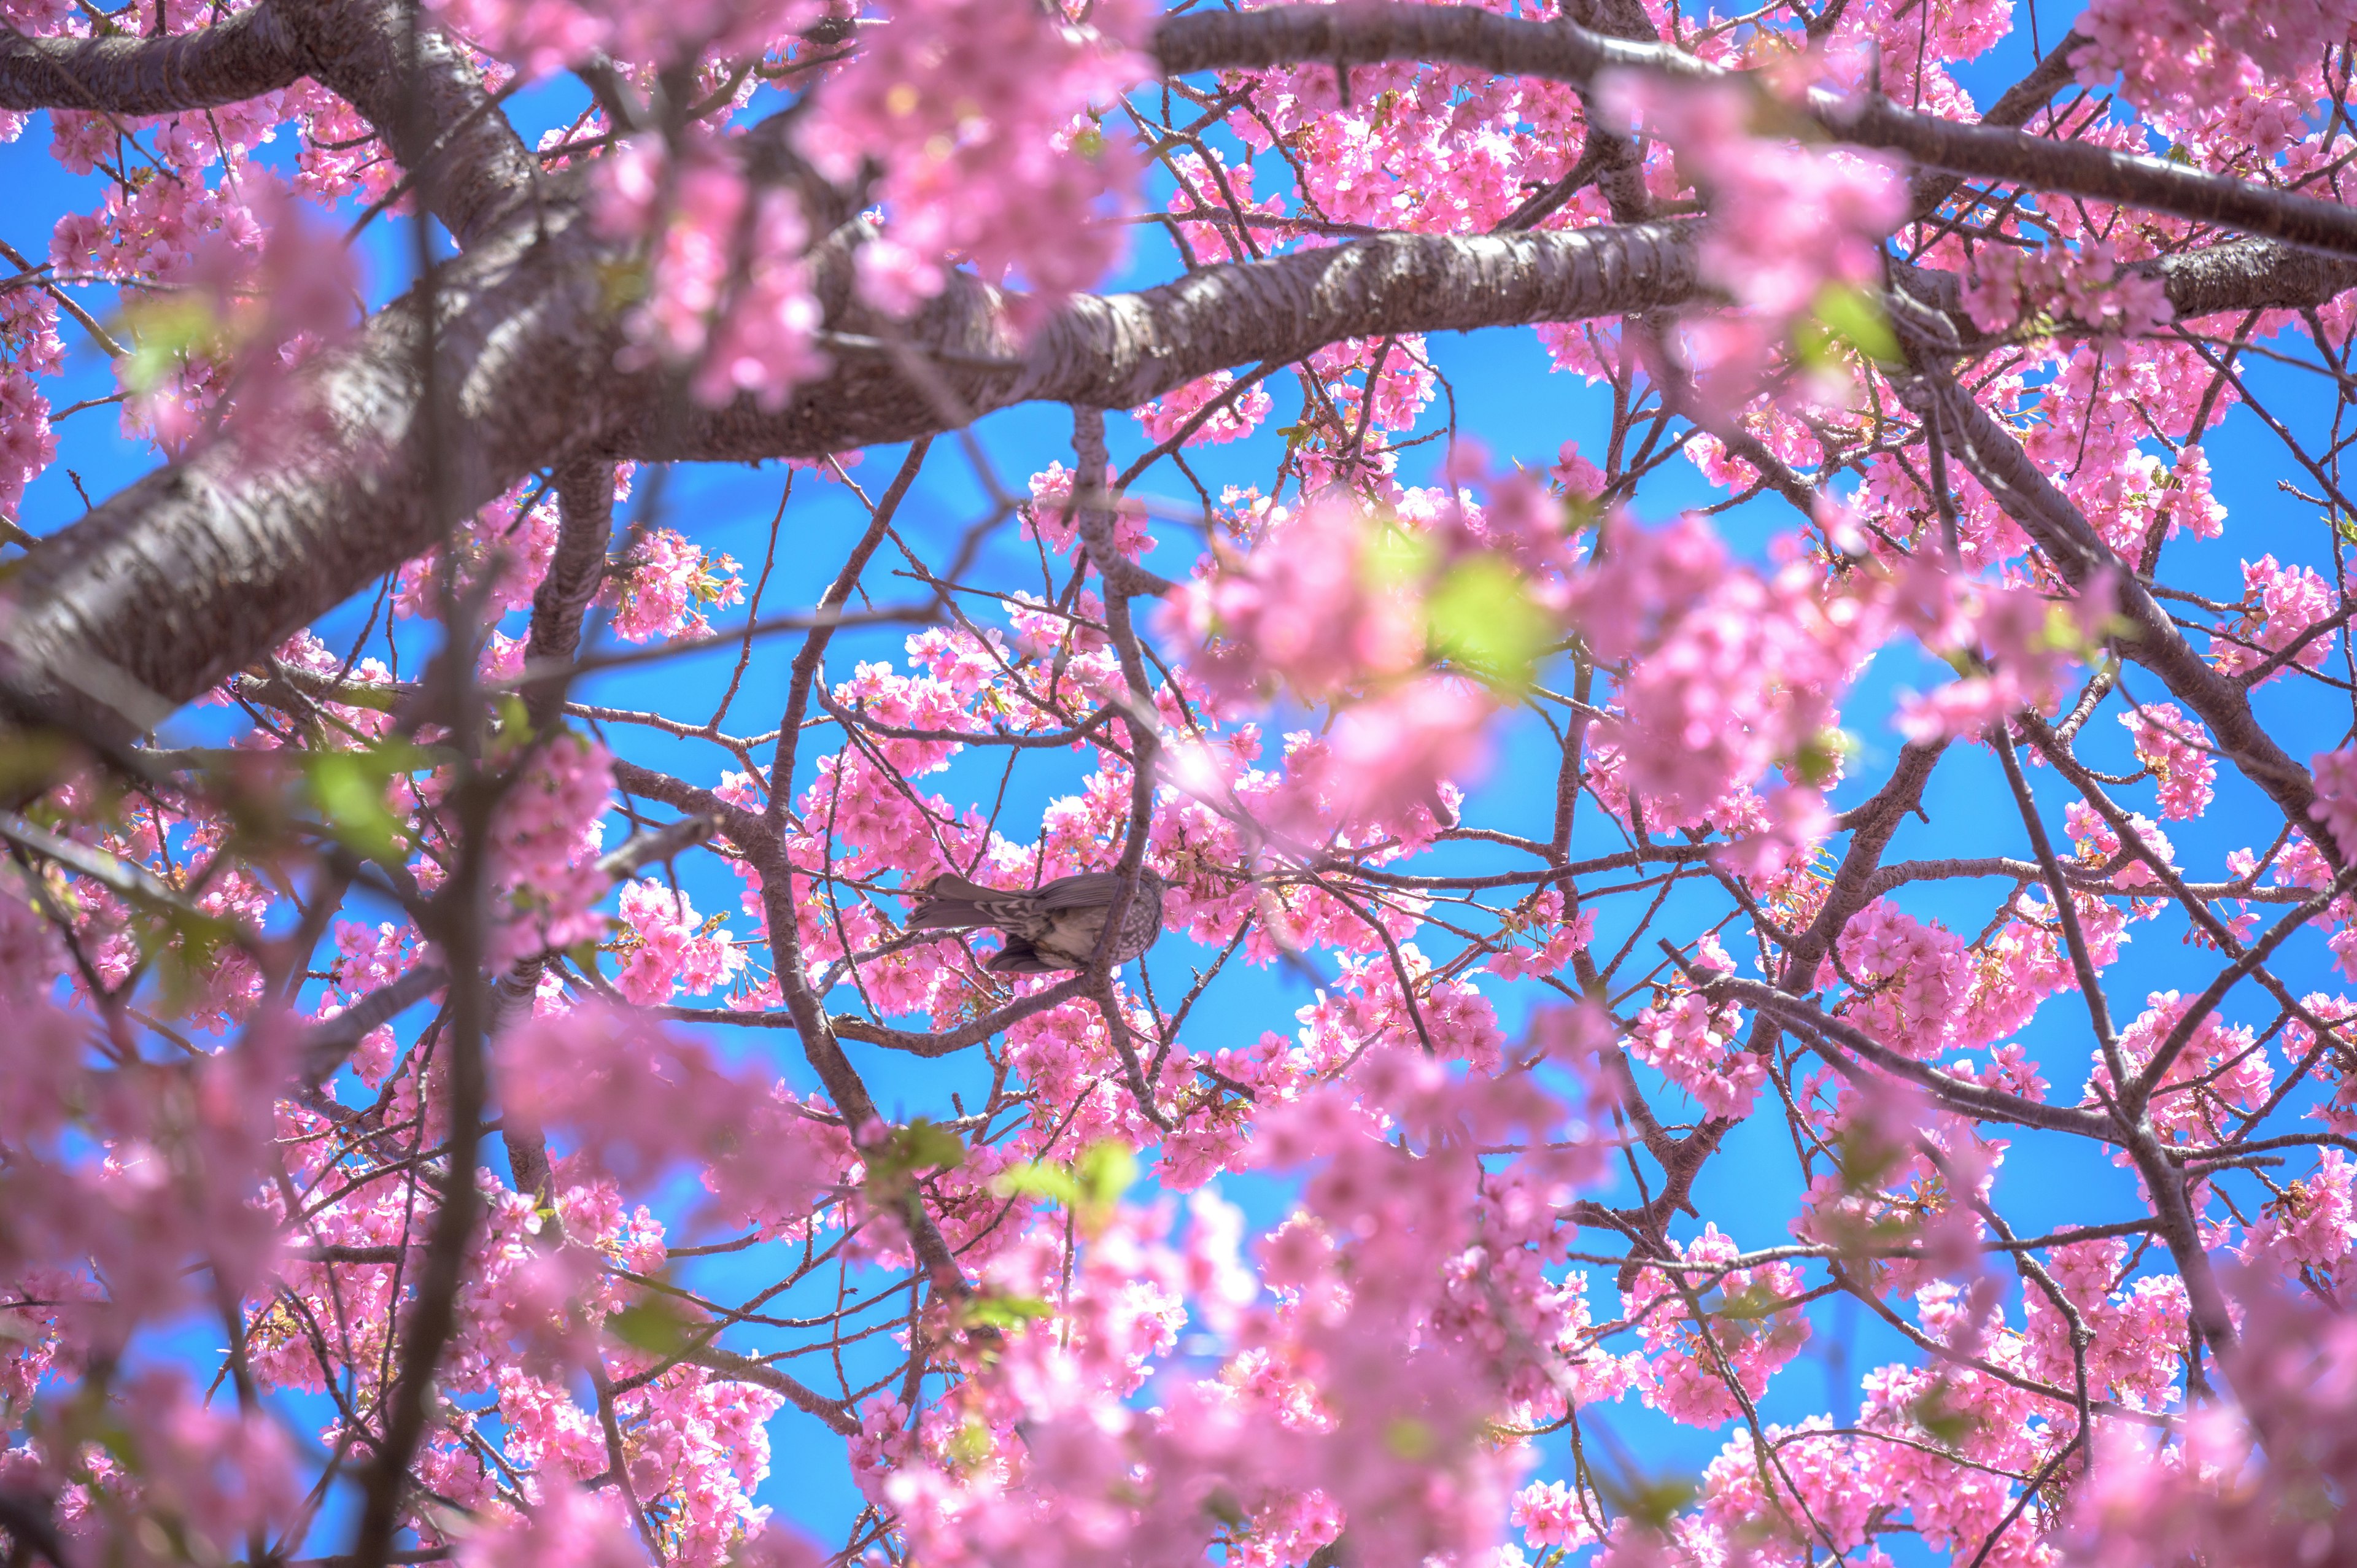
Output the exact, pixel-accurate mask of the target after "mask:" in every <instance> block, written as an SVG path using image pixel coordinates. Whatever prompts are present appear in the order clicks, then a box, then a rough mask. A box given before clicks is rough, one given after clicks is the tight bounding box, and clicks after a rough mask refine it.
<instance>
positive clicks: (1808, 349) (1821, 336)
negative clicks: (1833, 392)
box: [1795, 284, 1901, 365]
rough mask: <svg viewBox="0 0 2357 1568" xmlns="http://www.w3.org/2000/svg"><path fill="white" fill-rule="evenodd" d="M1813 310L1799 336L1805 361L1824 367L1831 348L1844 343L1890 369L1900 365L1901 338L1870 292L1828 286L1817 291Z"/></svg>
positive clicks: (1799, 331)
mask: <svg viewBox="0 0 2357 1568" xmlns="http://www.w3.org/2000/svg"><path fill="white" fill-rule="evenodd" d="M1795 337H1796V347H1798V349H1799V350H1800V354H1801V358H1802V359H1803V360H1804V361H1807V362H1808V363H1811V364H1821V363H1823V362H1824V360H1825V358H1826V357H1827V351H1828V349H1830V347H1831V346H1832V345H1833V344H1835V343H1840V344H1842V345H1844V346H1846V347H1847V348H1851V349H1856V350H1857V351H1858V352H1859V353H1861V354H1863V355H1865V356H1866V357H1867V359H1869V360H1878V361H1879V362H1881V363H1883V364H1886V365H1892V364H1897V363H1898V362H1899V360H1900V357H1901V356H1900V349H1899V338H1898V335H1897V334H1895V333H1893V332H1892V331H1891V330H1890V323H1889V319H1888V318H1886V317H1884V316H1883V314H1882V306H1879V305H1878V304H1876V303H1875V299H1874V296H1873V295H1870V294H1868V293H1867V292H1866V290H1864V289H1862V288H1855V287H1851V286H1849V285H1844V284H1827V285H1825V286H1824V288H1822V289H1820V290H1818V291H1817V297H1816V300H1815V302H1814V305H1813V316H1812V317H1811V318H1810V320H1809V321H1807V322H1805V323H1803V325H1802V327H1801V328H1800V329H1799V330H1798V332H1797V333H1796V334H1795ZM1812 340H1813V341H1812Z"/></svg>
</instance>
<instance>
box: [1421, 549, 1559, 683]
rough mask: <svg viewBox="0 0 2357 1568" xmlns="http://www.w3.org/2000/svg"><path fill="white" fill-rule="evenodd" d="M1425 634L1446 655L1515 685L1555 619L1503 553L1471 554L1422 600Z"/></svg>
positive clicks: (1527, 672) (1527, 674)
mask: <svg viewBox="0 0 2357 1568" xmlns="http://www.w3.org/2000/svg"><path fill="white" fill-rule="evenodd" d="M1425 616H1426V636H1427V637H1429V638H1430V639H1431V641H1432V644H1433V646H1434V647H1435V648H1436V649H1437V650H1440V651H1441V652H1442V653H1444V654H1446V655H1447V656H1448V658H1450V659H1452V660H1458V661H1459V662H1462V663H1466V664H1469V665H1472V666H1473V667H1474V668H1476V669H1478V670H1480V671H1483V672H1485V673H1487V674H1489V675H1490V676H1491V677H1492V678H1493V679H1495V680H1497V681H1498V682H1500V683H1501V684H1503V685H1506V686H1509V687H1512V688H1513V689H1516V690H1520V689H1522V688H1523V687H1525V686H1527V685H1529V684H1530V681H1531V672H1532V668H1533V666H1534V665H1535V664H1536V663H1537V661H1538V657H1539V654H1540V653H1541V652H1543V651H1544V650H1545V648H1546V646H1547V644H1548V643H1549V642H1550V641H1552V640H1553V639H1554V637H1555V620H1554V618H1553V617H1551V616H1549V615H1548V614H1547V613H1546V611H1545V610H1544V609H1543V608H1541V607H1540V606H1539V605H1538V604H1537V602H1536V601H1534V599H1533V598H1532V597H1531V591H1530V585H1529V584H1527V583H1526V582H1524V581H1523V575H1522V574H1521V573H1519V572H1517V571H1515V570H1514V568H1513V566H1512V564H1510V563H1508V562H1507V561H1506V560H1505V559H1504V558H1503V557H1501V556H1498V555H1492V554H1487V553H1484V554H1480V555H1470V556H1468V557H1466V558H1465V559H1464V560H1462V561H1459V562H1458V563H1457V564H1455V565H1453V566H1451V567H1450V568H1449V569H1448V572H1447V573H1446V574H1445V575H1443V576H1442V577H1441V579H1440V581H1439V582H1438V583H1437V585H1434V587H1433V590H1432V594H1431V596H1430V597H1429V598H1427V599H1426V601H1425Z"/></svg>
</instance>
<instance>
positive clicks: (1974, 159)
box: [1154, 0, 2357, 255]
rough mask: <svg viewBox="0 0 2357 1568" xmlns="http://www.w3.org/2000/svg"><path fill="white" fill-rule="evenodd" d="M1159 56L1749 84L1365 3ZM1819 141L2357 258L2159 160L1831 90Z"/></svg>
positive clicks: (1661, 55) (1581, 83) (2305, 209)
mask: <svg viewBox="0 0 2357 1568" xmlns="http://www.w3.org/2000/svg"><path fill="white" fill-rule="evenodd" d="M1154 50H1155V55H1156V58H1157V59H1158V60H1159V61H1160V63H1161V65H1162V69H1163V70H1165V71H1166V72H1168V73H1169V74H1171V75H1174V76H1175V75H1180V74H1183V73H1185V72H1188V71H1197V70H1262V69H1266V68H1268V67H1271V66H1278V65H1297V64H1302V63H1305V62H1308V61H1325V62H1329V63H1333V64H1337V65H1340V64H1345V63H1348V62H1351V61H1358V62H1361V63H1363V64H1373V63H1375V62H1376V61H1378V60H1431V61H1437V62H1445V63H1448V64H1450V65H1458V66H1465V67H1468V68H1469V69H1471V70H1488V71H1493V72H1495V73H1497V74H1498V75H1501V76H1535V77H1541V78H1544V79H1546V80H1549V81H1562V82H1567V83H1570V84H1571V85H1573V86H1577V87H1588V86H1592V85H1594V83H1595V81H1597V79H1598V76H1599V75H1600V74H1601V73H1603V72H1605V71H1608V70H1645V71H1651V72H1653V73H1656V74H1659V75H1665V76H1670V77H1674V78H1676V79H1679V80H1682V81H1748V80H1749V78H1747V77H1746V76H1745V75H1744V74H1743V73H1741V72H1735V71H1728V70H1723V69H1721V68H1719V67H1717V66H1712V65H1707V64H1706V63H1704V62H1703V61H1702V60H1699V59H1695V57H1694V56H1692V55H1689V54H1686V53H1685V52H1684V51H1683V50H1680V49H1675V48H1671V47H1669V46H1668V45H1665V44H1637V43H1629V42H1625V41H1623V40H1621V39H1620V38H1606V37H1604V36H1603V35H1601V34H1598V33H1593V32H1589V31H1588V30H1587V29H1586V28H1584V27H1577V26H1576V25H1574V24H1572V23H1570V22H1534V21H1525V20H1523V19H1522V18H1520V17H1515V16H1498V15H1496V14H1495V13H1493V12H1489V11H1482V10H1476V9H1474V8H1472V7H1470V6H1456V5H1384V4H1378V3H1371V0H1354V3H1352V4H1348V5H1299V6H1297V5H1276V6H1270V7H1268V8H1267V9H1265V10H1259V11H1217V12H1206V13H1200V14H1198V15H1194V16H1182V17H1179V18H1176V19H1174V20H1172V21H1169V22H1166V23H1165V24H1163V26H1162V27H1161V29H1160V30H1159V31H1158V32H1157V34H1156V35H1155V41H1154ZM1797 107H1799V108H1801V109H1802V111H1803V113H1805V114H1806V115H1807V116H1808V118H1809V119H1810V120H1811V121H1813V123H1814V124H1815V125H1816V127H1817V129H1819V130H1821V131H1823V132H1824V134H1827V135H1830V136H1832V137H1834V138H1835V140H1837V141H1843V142H1847V143H1849V144H1851V145H1854V146H1861V147H1873V148H1877V149H1879V150H1881V151H1885V152H1894V153H1899V154H1901V155H1903V156H1906V157H1907V158H1908V159H1910V161H1912V162H1913V163H1914V164H1915V165H1916V166H1918V167H1919V168H1921V169H1924V170H1927V171H1928V170H1939V171H1943V172H1945V173H1948V174H1954V175H1964V176H1967V177H1975V178H1980V179H1996V180H2002V181H2004V182H2006V183H2007V184H2009V185H2019V186H2025V187H2028V188H2030V189H2033V190H2045V191H2053V192H2057V193H2060V194H2062V195H2069V196H2076V197H2081V198H2083V199H2088V200H2093V201H2107V202H2115V203H2117V204H2119V205H2122V206H2126V207H2136V208H2142V209H2145V210H2147V211H2151V212H2166V213H2169V214H2172V215H2174V216H2176V217H2179V218H2190V219H2191V220H2194V221H2196V222H2199V223H2213V224H2217V225H2219V226H2221V227H2223V228H2230V229H2239V230H2242V231H2244V232H2246V233H2250V234H2256V235H2264V236H2266V237H2267V238H2271V239H2276V240H2282V241H2285V242H2288V243H2291V244H2295V245H2305V246H2309V247H2312V248H2314V249H2317V250H2322V251H2331V252H2338V253H2341V254H2343V255H2357V210H2352V209H2349V208H2346V207H2342V206H2340V205H2338V204H2336V203H2333V202H2329V201H2319V200H2317V199H2315V198H2313V197H2306V196H2297V195H2294V194H2292V193H2290V192H2288V191H2281V190H2271V189H2269V188H2266V187H2265V186H2260V185H2253V184H2251V183H2249V182H2248V181H2244V180H2239V179H2233V178H2230V177H2227V176H2224V175H2213V174H2205V173H2202V172H2201V171H2200V170H2197V169H2192V168H2189V167H2186V166H2182V165H2179V164H2172V163H2169V162H2168V161H2167V160H2165V159H2161V158H2148V157H2142V156H2136V155H2135V154H2131V153H2121V152H2115V151H2113V150H2111V149H2110V148H2108V147H2099V146H2096V145H2093V144H2092V143H2088V142H2070V141H2061V140H2056V139H2052V138H2049V137H2044V136H2032V135H2029V134H2024V133H2022V132H2020V131H2018V130H2015V129H2013V128H2012V127H2010V126H2007V125H2000V124H1988V123H1986V122H1985V123H1983V124H1977V125H1965V124H1958V123H1956V122H1954V121H1953V120H1943V119H1942V118H1940V117H1939V116H1938V115H1936V114H1924V113H1917V112H1916V111H1914V110H1910V109H1903V108H1901V107H1900V106H1899V105H1898V104H1896V103H1893V102H1890V101H1889V99H1887V98H1882V97H1872V98H1845V97H1842V96H1840V95H1838V94H1835V93H1832V92H1827V91H1823V90H1817V91H1812V92H1811V93H1810V94H1809V96H1808V98H1807V100H1806V101H1805V102H1804V103H1803V104H1801V105H1798V106H1797Z"/></svg>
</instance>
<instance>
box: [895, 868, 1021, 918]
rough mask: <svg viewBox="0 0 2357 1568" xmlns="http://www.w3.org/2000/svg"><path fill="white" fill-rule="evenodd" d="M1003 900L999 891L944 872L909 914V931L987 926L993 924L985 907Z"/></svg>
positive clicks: (953, 873) (1003, 896)
mask: <svg viewBox="0 0 2357 1568" xmlns="http://www.w3.org/2000/svg"><path fill="white" fill-rule="evenodd" d="M1005 897H1006V893H1005V892H1004V891H1002V890H1001V889H999V888H996V887H985V886H982V885H981V884H980V883H978V882H969V881H967V880H966V879H965V878H964V877H963V876H960V875H957V874H956V873H955V872H943V873H942V875H939V876H937V877H935V878H933V882H932V886H930V887H928V888H926V889H925V896H924V898H923V899H922V900H921V901H920V902H919V904H918V905H917V907H916V908H914V909H912V910H910V911H909V926H908V929H909V930H912V931H920V930H951V931H954V930H963V929H966V928H967V927H970V926H987V925H989V924H991V923H992V920H991V914H990V911H989V910H988V909H987V908H985V905H986V904H988V903H990V902H994V901H996V900H998V899H1002V898H1005Z"/></svg>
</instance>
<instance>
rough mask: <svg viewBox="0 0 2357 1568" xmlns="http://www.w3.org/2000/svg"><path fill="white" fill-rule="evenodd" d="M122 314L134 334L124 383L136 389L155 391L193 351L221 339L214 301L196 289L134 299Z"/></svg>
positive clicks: (213, 344) (209, 347)
mask: <svg viewBox="0 0 2357 1568" xmlns="http://www.w3.org/2000/svg"><path fill="white" fill-rule="evenodd" d="M123 315H124V323H125V325H126V327H127V328H129V331H130V334H131V338H132V349H131V357H130V358H129V359H128V360H124V363H123V384H124V386H126V387H128V388H130V389H131V390H132V391H133V392H153V391H154V390H155V389H156V387H157V386H159V385H161V384H162V383H163V381H165V379H166V378H167V377H169V376H170V375H171V374H172V373H173V372H174V371H177V370H178V369H179V367H180V363H181V361H182V360H186V359H187V358H188V356H189V355H190V354H195V353H202V352H205V351H208V350H210V349H213V348H215V347H217V346H218V345H219V343H220V341H221V331H222V327H223V323H222V321H221V318H220V317H218V316H216V315H214V314H213V307H212V302H211V301H210V299H208V298H206V297H205V295H202V294H200V293H199V292H197V291H195V290H190V291H188V292H187V293H185V294H172V295H151V296H147V297H144V298H140V299H135V300H134V301H132V302H131V304H130V305H128V306H125V307H124V313H123Z"/></svg>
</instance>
